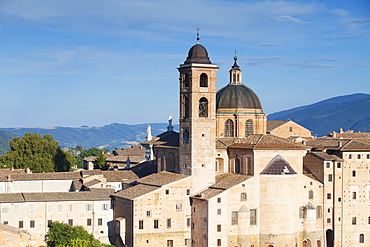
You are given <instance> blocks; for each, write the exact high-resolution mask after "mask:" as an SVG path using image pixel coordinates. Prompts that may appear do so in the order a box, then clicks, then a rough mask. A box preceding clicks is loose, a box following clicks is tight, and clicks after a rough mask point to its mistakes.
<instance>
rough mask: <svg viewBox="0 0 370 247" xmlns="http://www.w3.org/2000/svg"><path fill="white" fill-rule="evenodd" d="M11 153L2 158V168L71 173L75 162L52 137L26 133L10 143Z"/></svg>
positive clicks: (0, 165) (0, 158)
mask: <svg viewBox="0 0 370 247" xmlns="http://www.w3.org/2000/svg"><path fill="white" fill-rule="evenodd" d="M9 143H10V151H9V152H8V153H6V154H4V155H2V156H0V167H9V168H10V167H14V168H17V169H25V168H30V169H31V171H32V172H35V173H38V172H53V171H69V170H70V167H71V165H72V164H73V162H74V160H73V158H72V157H71V156H69V155H68V154H66V152H64V151H63V150H61V149H60V147H59V143H58V142H57V141H55V140H54V138H53V136H52V135H48V134H46V135H44V136H41V135H40V134H38V133H26V134H24V136H23V138H20V137H15V138H13V139H11V140H10V141H9Z"/></svg>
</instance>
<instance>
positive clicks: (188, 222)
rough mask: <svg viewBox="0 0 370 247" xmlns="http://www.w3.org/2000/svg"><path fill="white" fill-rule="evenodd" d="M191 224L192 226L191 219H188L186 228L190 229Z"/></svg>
mask: <svg viewBox="0 0 370 247" xmlns="http://www.w3.org/2000/svg"><path fill="white" fill-rule="evenodd" d="M190 224H191V219H190V218H187V219H186V226H187V227H190Z"/></svg>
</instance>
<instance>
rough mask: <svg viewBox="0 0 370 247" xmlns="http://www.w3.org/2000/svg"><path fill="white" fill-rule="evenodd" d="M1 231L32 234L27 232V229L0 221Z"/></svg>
mask: <svg viewBox="0 0 370 247" xmlns="http://www.w3.org/2000/svg"><path fill="white" fill-rule="evenodd" d="M0 232H8V233H11V234H16V235H29V236H30V234H29V232H27V231H26V230H23V229H20V228H16V227H13V226H9V225H4V224H1V223H0Z"/></svg>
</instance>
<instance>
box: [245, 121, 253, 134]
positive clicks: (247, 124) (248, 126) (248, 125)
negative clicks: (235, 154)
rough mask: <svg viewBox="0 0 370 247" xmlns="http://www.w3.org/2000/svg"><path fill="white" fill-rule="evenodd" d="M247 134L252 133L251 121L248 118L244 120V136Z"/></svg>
mask: <svg viewBox="0 0 370 247" xmlns="http://www.w3.org/2000/svg"><path fill="white" fill-rule="evenodd" d="M249 135H253V122H252V120H250V119H249V120H247V121H246V122H245V136H249Z"/></svg>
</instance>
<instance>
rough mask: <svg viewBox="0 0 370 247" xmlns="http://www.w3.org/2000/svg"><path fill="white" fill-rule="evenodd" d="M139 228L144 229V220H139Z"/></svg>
mask: <svg viewBox="0 0 370 247" xmlns="http://www.w3.org/2000/svg"><path fill="white" fill-rule="evenodd" d="M139 229H144V221H143V220H139Z"/></svg>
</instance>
